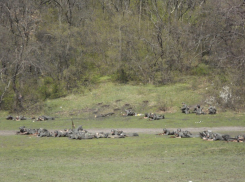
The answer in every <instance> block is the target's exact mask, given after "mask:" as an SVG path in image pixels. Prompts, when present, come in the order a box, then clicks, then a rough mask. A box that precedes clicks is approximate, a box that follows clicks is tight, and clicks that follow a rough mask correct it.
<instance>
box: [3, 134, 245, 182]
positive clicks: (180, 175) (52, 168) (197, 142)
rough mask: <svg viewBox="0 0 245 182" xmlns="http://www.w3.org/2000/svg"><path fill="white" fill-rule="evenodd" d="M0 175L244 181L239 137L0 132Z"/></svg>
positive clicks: (57, 178)
mask: <svg viewBox="0 0 245 182" xmlns="http://www.w3.org/2000/svg"><path fill="white" fill-rule="evenodd" d="M0 140H1V148H0V153H1V156H0V160H1V163H0V168H1V181H18V182H21V181H173V182H175V181H207V180H208V181H238V182H239V181H244V178H245V174H244V173H243V170H242V169H243V168H244V167H245V163H244V162H245V159H244V157H243V156H244V155H245V151H244V144H243V143H226V142H208V141H203V140H201V139H199V138H194V139H176V138H168V137H165V136H156V135H147V134H145V135H141V136H140V137H135V138H124V139H92V140H69V139H68V138H37V137H33V136H0Z"/></svg>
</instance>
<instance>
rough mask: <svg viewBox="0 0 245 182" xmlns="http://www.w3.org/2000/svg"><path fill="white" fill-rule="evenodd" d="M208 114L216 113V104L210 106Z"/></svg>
mask: <svg viewBox="0 0 245 182" xmlns="http://www.w3.org/2000/svg"><path fill="white" fill-rule="evenodd" d="M208 114H216V108H215V107H214V106H209V108H208Z"/></svg>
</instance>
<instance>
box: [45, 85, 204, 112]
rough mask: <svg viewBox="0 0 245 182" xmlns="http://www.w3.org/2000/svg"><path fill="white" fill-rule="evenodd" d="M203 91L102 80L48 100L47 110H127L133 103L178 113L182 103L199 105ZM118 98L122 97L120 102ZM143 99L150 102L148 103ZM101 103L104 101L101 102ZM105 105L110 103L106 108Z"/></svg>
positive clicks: (145, 108) (136, 106)
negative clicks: (76, 92)
mask: <svg viewBox="0 0 245 182" xmlns="http://www.w3.org/2000/svg"><path fill="white" fill-rule="evenodd" d="M201 91H202V90H197V91H193V90H192V89H191V86H190V85H188V84H175V85H166V86H162V87H155V86H152V85H148V86H132V85H118V84H113V83H102V84H100V85H98V86H97V87H96V88H94V89H93V90H92V91H90V92H86V93H84V94H80V95H69V96H67V97H64V98H59V99H54V100H48V101H46V109H45V113H47V114H52V115H62V116H69V115H72V116H74V115H75V116H86V115H88V114H89V112H93V111H95V110H96V111H98V113H105V112H113V110H114V109H115V108H120V109H121V110H124V109H125V108H127V107H125V106H124V105H125V104H130V107H132V108H133V110H134V111H135V112H138V113H142V112H148V111H149V112H150V111H151V112H161V111H160V110H159V108H161V107H162V106H164V107H165V108H166V110H167V111H168V112H177V111H178V110H179V107H180V106H181V103H182V102H186V103H188V104H189V105H195V104H197V103H200V101H201V100H202V94H201V93H202V92H201ZM117 100H121V101H118V102H117ZM143 101H148V103H147V104H144V103H143ZM98 103H103V104H102V105H98ZM103 105H109V107H108V108H103Z"/></svg>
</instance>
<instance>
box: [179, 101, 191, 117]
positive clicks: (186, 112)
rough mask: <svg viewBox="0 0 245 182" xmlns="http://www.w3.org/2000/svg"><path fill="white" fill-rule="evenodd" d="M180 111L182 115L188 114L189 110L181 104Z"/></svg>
mask: <svg viewBox="0 0 245 182" xmlns="http://www.w3.org/2000/svg"><path fill="white" fill-rule="evenodd" d="M181 111H182V113H185V114H189V113H190V108H189V107H188V106H187V105H186V104H185V103H182V107H181Z"/></svg>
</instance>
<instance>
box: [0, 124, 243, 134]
mask: <svg viewBox="0 0 245 182" xmlns="http://www.w3.org/2000/svg"><path fill="white" fill-rule="evenodd" d="M111 129H112V128H91V129H87V130H88V131H89V132H91V133H96V132H110V131H111ZM117 129H118V130H122V131H124V132H126V133H127V132H128V133H143V134H158V133H162V131H163V129H162V128H117ZM168 129H169V130H172V131H176V130H177V128H168ZM181 129H182V130H183V131H184V130H188V131H190V132H192V133H199V132H202V131H205V130H212V131H213V132H222V133H226V134H229V133H234V132H239V133H245V127H226V126H225V127H200V128H181ZM50 131H52V130H50ZM16 132H17V130H16V131H14V130H0V136H8V135H15V134H16Z"/></svg>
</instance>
